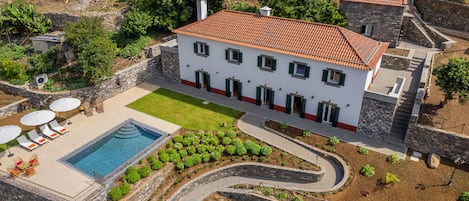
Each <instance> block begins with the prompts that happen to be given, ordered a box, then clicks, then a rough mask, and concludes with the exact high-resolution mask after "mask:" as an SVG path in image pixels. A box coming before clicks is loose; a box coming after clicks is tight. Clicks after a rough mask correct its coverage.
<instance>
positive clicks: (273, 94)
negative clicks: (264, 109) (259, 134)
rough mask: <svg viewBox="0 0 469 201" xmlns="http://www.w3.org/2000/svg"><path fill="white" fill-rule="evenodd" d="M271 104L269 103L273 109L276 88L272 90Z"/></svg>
mask: <svg viewBox="0 0 469 201" xmlns="http://www.w3.org/2000/svg"><path fill="white" fill-rule="evenodd" d="M269 95H270V104H269V109H271V110H273V109H274V97H275V92H274V90H270V94H269Z"/></svg>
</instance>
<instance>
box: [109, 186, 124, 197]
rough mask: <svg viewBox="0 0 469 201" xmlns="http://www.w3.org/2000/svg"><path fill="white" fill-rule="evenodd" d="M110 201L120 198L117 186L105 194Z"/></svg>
mask: <svg viewBox="0 0 469 201" xmlns="http://www.w3.org/2000/svg"><path fill="white" fill-rule="evenodd" d="M107 195H108V196H109V198H110V199H111V200H112V201H117V200H120V199H121V198H122V190H121V188H119V187H118V186H114V187H112V188H111V191H109V193H108V194H107Z"/></svg>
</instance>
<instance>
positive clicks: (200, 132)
mask: <svg viewBox="0 0 469 201" xmlns="http://www.w3.org/2000/svg"><path fill="white" fill-rule="evenodd" d="M197 137H199V138H200V139H202V138H204V137H205V131H203V130H199V131H198V132H197Z"/></svg>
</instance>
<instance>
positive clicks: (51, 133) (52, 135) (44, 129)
mask: <svg viewBox="0 0 469 201" xmlns="http://www.w3.org/2000/svg"><path fill="white" fill-rule="evenodd" d="M39 129H41V133H42V134H44V135H45V136H47V137H49V138H50V139H55V138H57V137H59V136H60V135H59V134H57V133H56V132H54V131H52V130H51V129H50V128H49V126H47V124H44V125H42V126H39Z"/></svg>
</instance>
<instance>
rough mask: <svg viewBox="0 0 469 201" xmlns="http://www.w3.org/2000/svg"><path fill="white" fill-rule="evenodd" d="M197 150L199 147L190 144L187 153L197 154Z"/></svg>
mask: <svg viewBox="0 0 469 201" xmlns="http://www.w3.org/2000/svg"><path fill="white" fill-rule="evenodd" d="M196 151H197V149H196V148H195V147H194V146H188V147H187V153H189V154H191V155H192V154H195V152H196Z"/></svg>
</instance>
